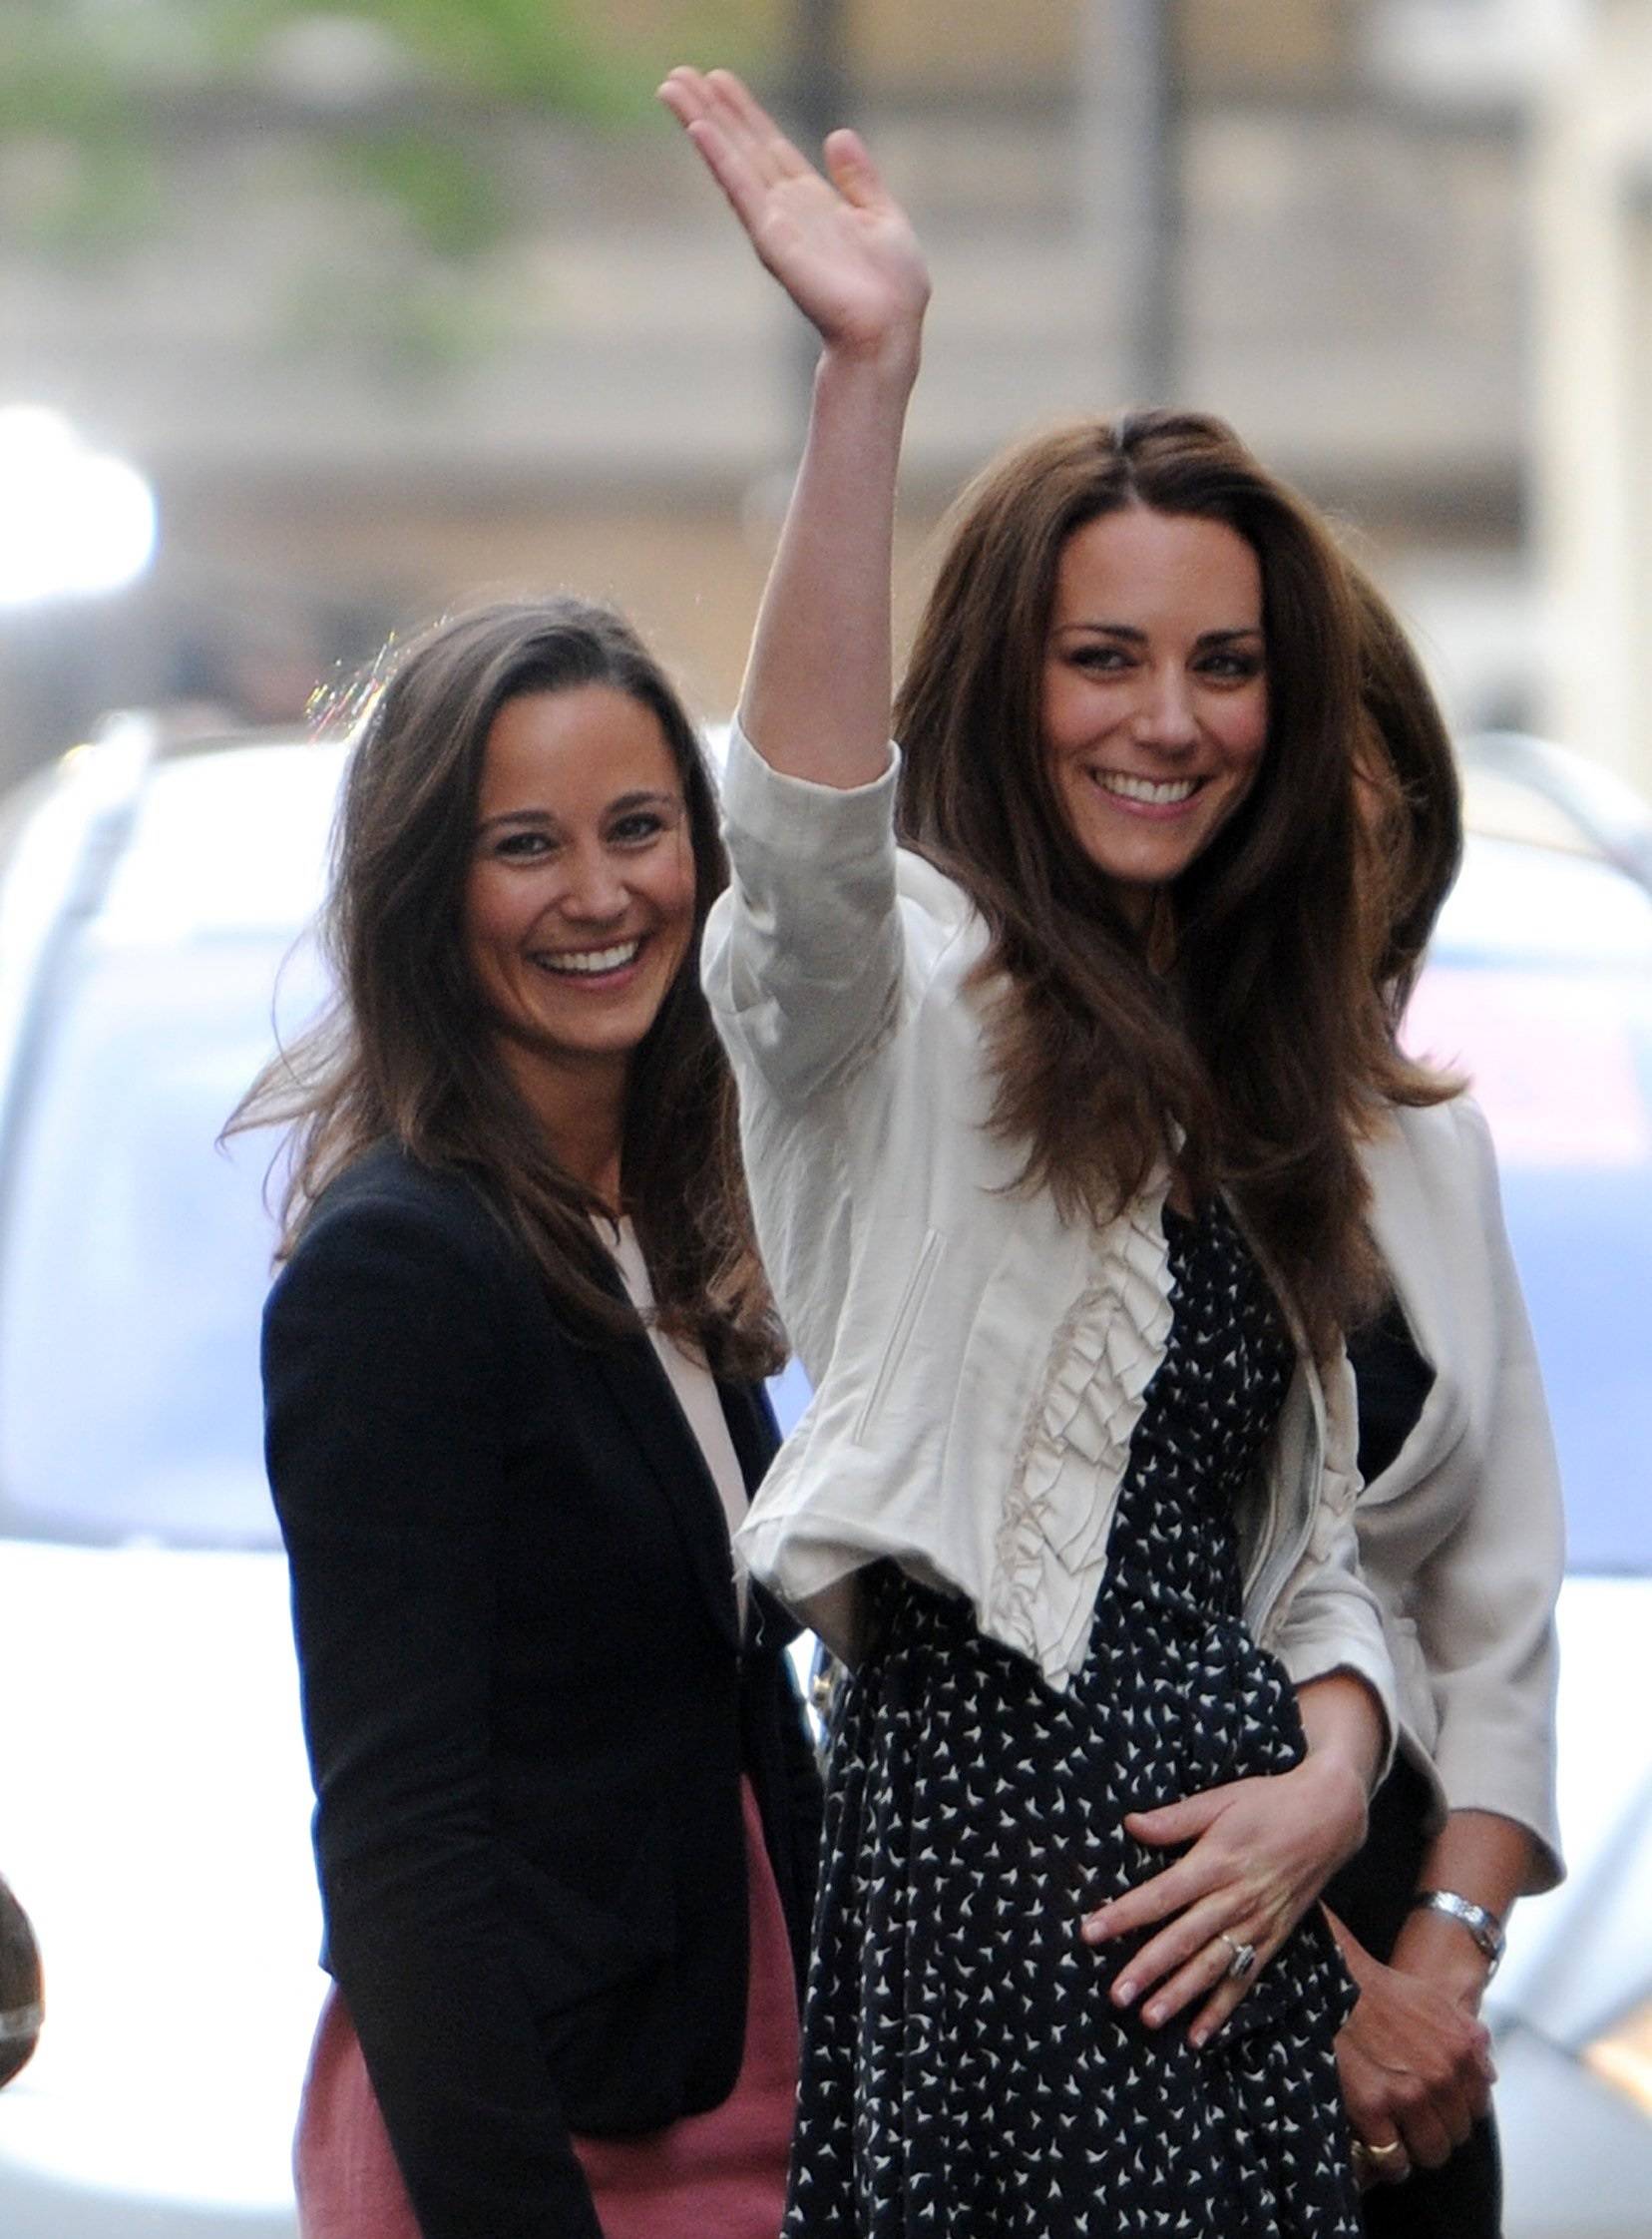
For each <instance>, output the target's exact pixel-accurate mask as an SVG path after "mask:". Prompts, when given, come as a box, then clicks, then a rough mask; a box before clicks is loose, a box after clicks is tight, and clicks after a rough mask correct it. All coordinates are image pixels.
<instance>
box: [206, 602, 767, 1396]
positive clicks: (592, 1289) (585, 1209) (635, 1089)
mask: <svg viewBox="0 0 1652 2239" xmlns="http://www.w3.org/2000/svg"><path fill="white" fill-rule="evenodd" d="M586 684H606V685H608V686H610V687H611V688H613V689H614V690H617V691H621V692H624V693H626V694H627V695H628V696H629V697H630V698H632V699H634V700H636V701H637V702H638V703H639V704H640V705H642V706H644V707H646V708H647V709H648V710H649V712H650V713H651V714H652V715H653V716H654V718H655V719H656V721H657V722H658V724H659V727H660V730H661V731H662V732H663V734H664V737H665V741H666V744H667V746H668V747H669V749H670V753H671V759H672V761H673V762H674V764H675V766H676V771H677V774H678V776H679V778H680V779H681V782H682V789H683V794H684V797H685V800H686V804H687V811H688V831H689V839H690V845H691V848H692V853H693V859H694V920H693V934H692V937H691V939H690V941H689V943H688V945H687V949H686V951H685V954H684V958H683V962H682V965H681V968H680V969H679V971H678V972H677V974H676V977H675V978H674V979H673V981H672V983H671V985H670V987H669V988H668V989H667V991H666V994H665V997H664V1000H663V1001H662V1003H661V1005H660V1008H659V1011H658V1014H657V1016H656V1017H655V1019H654V1022H653V1024H652V1026H651V1027H650V1028H649V1030H648V1033H647V1035H646V1036H645V1038H644V1039H643V1041H642V1043H641V1045H640V1046H639V1048H638V1049H637V1051H636V1052H635V1055H634V1056H633V1058H632V1060H631V1066H630V1073H629V1078H628V1081H627V1086H626V1097H625V1112H624V1121H623V1133H622V1139H621V1150H620V1176H621V1189H622V1194H623V1198H624V1203H625V1208H626V1210H627V1211H628V1212H629V1213H630V1214H631V1215H632V1217H633V1219H634V1221H635V1225H636V1233H637V1239H638V1241H639V1243H640V1245H641V1247H642V1251H643V1255H644V1257H645V1259H646V1262H647V1266H648V1274H649V1279H650V1282H651V1285H652V1288H653V1293H654V1299H655V1306H656V1315H657V1319H658V1322H659V1324H660V1326H661V1327H662V1328H664V1329H665V1330H667V1331H669V1332H670V1333H671V1334H672V1335H674V1336H678V1337H682V1338H685V1339H687V1340H689V1341H690V1342H692V1343H694V1344H697V1345H699V1346H700V1347H701V1348H702V1349H703V1351H704V1353H705V1356H706V1358H707V1360H708V1361H709V1362H710V1364H711V1366H712V1367H713V1368H714V1369H715V1370H716V1371H717V1372H718V1373H720V1374H725V1375H738V1376H758V1375H764V1374H767V1373H769V1372H771V1371H772V1370H773V1369H775V1368H776V1367H778V1366H779V1364H780V1361H781V1360H782V1358H783V1357H784V1355H783V1347H782V1344H781V1339H780V1333H779V1328H778V1325H777V1323H776V1321H775V1318H774V1312H773V1307H772V1304H771V1301H770V1297H769V1291H768V1286H767V1283H766V1281H765V1279H764V1276H763V1272H762V1268H761V1265H760V1263H759V1260H758V1257H757V1251H756V1246H755V1243H754V1241H753V1235H752V1225H751V1214H750V1208H749V1205H748V1203H747V1199H746V1191H745V1181H744V1176H743V1173H742V1170H741V1167H740V1161H739V1149H738V1141H737V1135H736V1120H735V1106H734V1087H733V1081H732V1078H731V1076H730V1074H729V1070H728V1065H727V1061H726V1059H725V1058H724V1056H723V1053H722V1049H721V1046H720V1044H719V1043H718V1041H717V1038H716V1035H715V1032H714V1031H713V1028H712V1024H711V1017H710V1013H709V1011H708V1009H707V1006H706V1002H705V998H704V996H703V994H702V993H701V991H700V985H699V978H698V970H697V966H698V952H699V935H700V933H701V931H702V930H703V928H704V924H705V918H706V913H707V912H708V911H709V909H710V907H711V903H712V901H713V899H714V898H715V897H716V895H717V894H719V893H720V892H721V891H722V889H723V887H724V886H725V885H726V884H727V880H728V865H727V859H726V857H725V855H724V853H723V847H722V840H721V837H720V834H719V830H718V821H717V805H716V796H715V792H714V789H713V786H712V782H711V777H710V774H709V772H708V770H707V767H706V764H705V760H704V757H703V754H702V753H701V750H700V746H699V741H698V739H697V738H696V736H695V733H694V729H693V725H692V724H691V723H690V721H689V720H688V717H687V715H686V713H685V712H684V710H683V708H682V705H681V702H680V701H679V700H678V698H677V696H676V693H675V692H674V691H673V690H672V688H671V686H670V684H669V682H668V681H667V679H666V677H665V675H664V672H662V671H661V669H660V668H659V666H658V665H657V663H656V662H655V661H654V660H653V659H652V657H651V656H650V655H649V654H648V652H647V651H646V649H645V648H644V647H643V645H642V644H641V641H640V640H639V639H638V638H637V636H636V634H635V632H634V631H633V630H632V629H631V628H630V626H629V624H628V623H626V622H625V621H624V620H623V619H622V618H621V617H620V615H618V614H616V613H614V612H613V611H612V610H611V609H609V608H607V607H603V606H598V605H594V604H592V603H590V602H588V601H585V600H581V599H575V598H571V597H564V598H557V599H552V600H548V601H546V602H544V603H543V604H522V605H514V604H513V605H498V606H491V607H486V608H483V609H480V610H478V611H477V612H475V613H471V614H466V615H462V616H459V617H456V618H452V619H449V620H445V621H442V622H439V623H437V624H435V625H434V626H433V627H432V628H430V629H429V630H427V631H425V632H424V634H423V635H422V636H420V637H418V638H416V639H414V640H413V641H412V642H411V643H409V644H407V645H406V646H404V647H392V648H391V649H388V650H387V652H386V654H385V656H384V657H382V658H381V661H380V663H379V665H378V668H377V669H376V670H375V671H374V672H372V673H371V674H370V675H369V676H368V677H367V678H365V679H364V680H363V683H362V684H361V685H359V686H358V687H357V688H356V689H355V691H354V692H352V693H350V694H348V695H344V696H343V697H341V699H340V700H339V702H338V703H337V704H336V706H335V709H334V712H333V717H332V720H333V722H334V723H335V724H349V723H352V722H353V720H354V718H355V717H357V716H359V715H360V711H361V708H362V706H363V704H365V705H366V707H367V712H366V714H365V717H364V719H362V720H361V721H360V725H359V728H358V730H357V735H356V738H355V743H354V745H353V747H352V749H351V753H350V759H349V765H348V769H347V772H346V776H345V780H344V789H343V794H342V797H341V801H340V805H339V811H338V817H337V822H336V825H335V829H334V835H333V858H332V871H331V877H330V882H329V888H328V897H327V902H326V905H325V908H324V911H323V914H322V920H321V940H322V948H323V952H324V954H325V957H326V960H327V962H328V964H329V965H330V967H331V971H332V975H333V980H334V984H335V986H336V988H337V990H338V993H337V996H336V999H335V1001H334V1003H333V1005H332V1007H331V1009H330V1010H329V1011H328V1012H327V1013H326V1014H324V1016H323V1017H322V1019H321V1021H320V1022H319V1023H318V1025H317V1026H316V1027H314V1028H313V1029H312V1030H311V1031H310V1032H309V1033H307V1034H306V1035H305V1036H303V1037H302V1038H301V1039H300V1040H299V1041H298V1042H297V1043H296V1044H294V1046H293V1047H292V1048H290V1049H287V1050H283V1051H282V1052H280V1053H279V1054H278V1055H277V1057H276V1058H275V1059H274V1060H273V1062H272V1063H271V1064H270V1065H268V1066H267V1067H266V1068H265V1069H264V1071H263V1072H262V1073H261V1074H260V1075H259V1077H258V1079H257V1080H256V1081H255V1082H254V1083H253V1085H252V1087H251V1089H250V1090H249V1091H248V1092H247V1095H246V1096H245V1097H244V1098H243V1099H242V1101H241V1103H240V1105H239V1106H238V1107H237V1108H236V1111H235V1113H234V1114H233V1116H232V1117H231V1119H230V1121H229V1124H228V1127H227V1128H226V1129H225V1132H226V1133H229V1132H233V1131H236V1130H238V1129H241V1128H245V1127H252V1126H259V1125H265V1124H268V1123H271V1122H284V1123H285V1124H286V1125H287V1126H288V1127H289V1128H291V1130H292V1136H291V1163H290V1168H289V1176H288V1180H287V1183H286V1187H285V1192H284V1196H283V1200H282V1205H281V1221H282V1234H281V1243H280V1254H279V1255H280V1256H282V1257H284V1256H285V1255H286V1254H287V1253H289V1252H290V1251H291V1250H292V1248H293V1245H294V1244H295V1243H296V1241H297V1239H298V1236H299V1235H300V1234H301V1232H302V1229H303V1226H304V1222H305V1220H306V1219H307V1217H308V1215H309V1212H310V1210H311V1209H312V1207H313V1206H314V1204H315V1202H316V1200H317V1198H318V1197H319V1196H320V1194H321V1192H322V1191H323V1190H324V1189H325V1188H326V1186H327V1184H328V1183H329V1182H330V1181H331V1180H333V1179H334V1178H335V1177H336V1176H337V1175H338V1174H340V1173H341V1172H342V1171H343V1170H344V1169H345V1167H347V1166H348V1165H350V1164H351V1162H352V1161H353V1160H354V1159H356V1158H358V1157H359V1156H360V1155H361V1154H362V1152H363V1151H365V1150H367V1149H368V1148H369V1147H370V1146H371V1145H373V1144H375V1143H377V1142H381V1141H384V1140H386V1139H389V1140H391V1141H394V1142H396V1143H399V1144H400V1145H401V1147H402V1149H403V1150H404V1151H405V1152H406V1153H407V1155H408V1156H409V1157H411V1158H414V1159H416V1160H417V1161H418V1162H419V1163H420V1164H422V1165H425V1166H429V1167H432V1168H436V1169H439V1170H447V1171H453V1172H458V1173H463V1174H466V1175H468V1176H469V1177H470V1178H471V1179H472V1180H473V1181H474V1182H475V1183H477V1184H478V1185H479V1186H480V1188H481V1190H482V1192H483V1194H484V1196H485V1197H486V1198H487V1201H488V1202H489V1204H490V1205H491V1206H492V1207H493V1208H494V1210H495V1212H496V1213H497V1214H498V1216H499V1217H500V1218H501V1220H502V1221H503V1222H504V1223H505V1225H506V1226H507V1228H508V1229H509V1230H510V1231H511V1232H512V1233H513V1234H514V1235H515V1236H516V1237H518V1238H519V1240H520V1241H521V1242H522V1244H523V1245H524V1246H525V1247H526V1248H527V1250H528V1251H529V1252H530V1253H531V1254H532V1255H533V1257H534V1259H535V1260H536V1261H537V1262H538V1265H539V1268H540V1272H541V1274H542V1275H543V1277H544V1279H545V1283H546V1287H547V1289H548V1290H549V1292H550V1293H551V1296H552V1298H553V1300H554V1302H555V1303H556V1305H557V1307H558V1309H559V1310H560V1312H561V1313H562V1315H563V1317H564V1319H565V1321H566V1322H567V1324H568V1325H569V1326H570V1327H571V1328H572V1329H574V1330H575V1331H577V1332H578V1333H580V1334H582V1335H584V1336H586V1337H588V1338H592V1339H602V1338H605V1337H609V1338H612V1337H618V1336H620V1335H621V1334H626V1333H631V1332H634V1330H635V1328H636V1318H635V1316H634V1314H632V1313H631V1312H630V1310H629V1309H628V1308H627V1307H626V1306H624V1305H623V1304H622V1303H621V1301H620V1299H619V1298H617V1296H616V1294H615V1290H614V1276H613V1265H612V1261H611V1260H610V1258H609V1255H608V1253H607V1252H606V1251H605V1250H604V1248H603V1245H602V1244H601V1242H600V1240H599V1237H598V1232H597V1229H596V1226H595V1225H594V1219H593V1216H594V1215H596V1214H599V1213H601V1211H602V1210H603V1208H602V1206H601V1205H600V1204H599V1203H598V1200H597V1199H596V1198H595V1197H594V1196H593V1194H592V1192H591V1191H590V1190H589V1189H588V1188H587V1187H586V1186H585V1185H584V1184H583V1183H581V1182H580V1181H578V1180H576V1178H575V1177H574V1176H573V1175H572V1174H571V1173H570V1172H569V1171H568V1170H567V1169H566V1168H565V1167H564V1166H563V1165H562V1164H561V1162H560V1161H559V1160H558V1158H557V1156H556V1154H555V1152H554V1150H553V1148H552V1146H551V1144H550V1142H549V1141H548V1140H547V1137H546V1133H545V1129H544V1127H543V1125H542V1124H541V1122H540V1121H539V1120H537V1119H536V1118H535V1116H534V1114H533V1113H532V1111H531V1110H530V1109H529V1107H528V1105H527V1103H526V1101H525V1100H524V1098H523V1097H522V1095H521V1093H520V1092H519V1091H518V1089H517V1088H516V1086H515V1084H514V1083H513V1081H512V1078H511V1075H510V1073H509V1071H508V1069H507V1068H506V1067H504V1066H503V1065H501V1064H500V1063H499V1061H498V1058H497V1056H496V1054H495V1050H494V1045H493V1040H492V1037H491V1035H490V1032H489V1030H488V1026H487V1022H486V1018H485V1015H484V1013H483V1010H482V1007H481V1005H480V1003H479V1001H478V999H477V995H476V991H475V988H474V985H473V983H472V978H471V973H470V968H469V966H468V964H467V962H466V959H465V954H464V948H463V941H462V934H461V923H462V910H463V901H464V892H465V885H466V880H467V876H468V873H469V869H470V864H471V858H472V853H473V850H474V845H475V830H476V814H477V802H478V798H479V793H480V787H481V781H482V765H483V757H484V753H485V751H486V746H487V740H488V734H489V731H490V729H491V728H492V725H493V721H494V718H495V716H496V715H497V714H498V713H499V711H500V709H501V708H502V707H503V706H504V705H505V704H506V702H507V701H508V700H512V699H516V698H520V697H521V696H522V695H523V694H524V693H527V692H540V691H569V690H573V689H576V688H577V687H579V686H581V685H586Z"/></svg>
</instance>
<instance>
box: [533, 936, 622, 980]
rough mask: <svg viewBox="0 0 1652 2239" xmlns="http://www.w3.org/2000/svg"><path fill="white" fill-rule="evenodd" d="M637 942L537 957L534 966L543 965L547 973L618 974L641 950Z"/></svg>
mask: <svg viewBox="0 0 1652 2239" xmlns="http://www.w3.org/2000/svg"><path fill="white" fill-rule="evenodd" d="M641 946H642V943H641V942H640V941H639V940H637V941H622V942H621V943H620V946H619V947H618V948H613V949H570V950H568V951H567V952H566V953H565V954H564V955H562V956H539V957H536V958H535V959H534V961H535V963H536V964H543V965H544V966H545V968H546V970H547V971H548V972H575V973H590V974H592V975H595V974H597V973H599V972H618V971H619V970H620V967H621V966H622V965H626V964H629V963H630V962H631V961H632V960H633V959H634V958H635V956H636V953H637V951H638V950H639V949H640V948H641Z"/></svg>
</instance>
